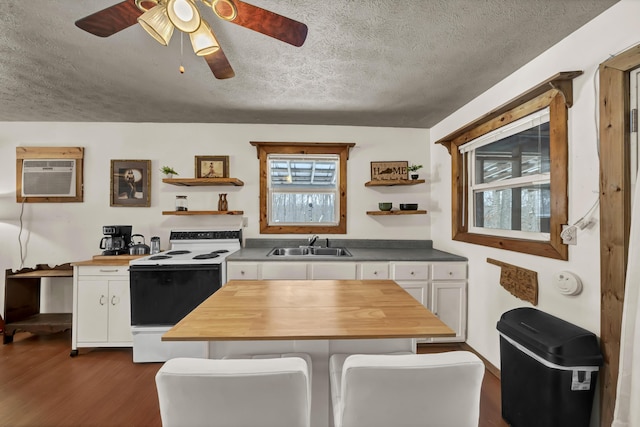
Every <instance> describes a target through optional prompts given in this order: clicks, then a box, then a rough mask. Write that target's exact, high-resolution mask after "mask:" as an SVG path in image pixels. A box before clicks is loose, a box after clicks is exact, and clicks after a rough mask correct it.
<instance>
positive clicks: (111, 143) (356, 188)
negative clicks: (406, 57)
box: [0, 122, 431, 311]
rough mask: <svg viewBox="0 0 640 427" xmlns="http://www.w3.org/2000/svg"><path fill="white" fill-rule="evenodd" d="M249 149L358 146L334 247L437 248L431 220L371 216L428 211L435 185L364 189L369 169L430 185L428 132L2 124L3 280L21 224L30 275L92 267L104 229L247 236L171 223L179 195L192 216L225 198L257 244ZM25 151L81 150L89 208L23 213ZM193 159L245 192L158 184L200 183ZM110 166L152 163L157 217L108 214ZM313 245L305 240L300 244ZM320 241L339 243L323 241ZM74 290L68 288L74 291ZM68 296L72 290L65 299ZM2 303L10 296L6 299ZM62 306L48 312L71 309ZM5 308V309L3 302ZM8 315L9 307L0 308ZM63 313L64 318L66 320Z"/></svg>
mask: <svg viewBox="0 0 640 427" xmlns="http://www.w3.org/2000/svg"><path fill="white" fill-rule="evenodd" d="M249 141H291V142H355V143H356V146H355V147H354V148H353V149H352V150H351V154H350V156H349V161H348V182H347V188H348V206H347V218H348V222H347V231H348V233H347V235H346V236H345V235H333V237H335V238H359V239H430V238H431V235H430V219H429V215H415V216H402V217H399V216H393V217H384V216H367V215H366V214H365V212H366V211H367V210H376V209H377V207H378V202H381V201H391V202H393V203H394V205H395V206H396V207H397V205H398V204H399V203H414V202H415V203H419V204H420V207H423V208H426V209H430V204H431V199H430V196H429V192H428V188H429V187H428V185H426V184H425V185H416V186H406V187H375V188H368V187H367V188H365V187H364V183H365V182H367V181H369V179H370V162H371V161H383V160H391V161H396V160H408V161H410V162H411V163H414V162H415V163H419V164H423V165H425V169H422V170H421V171H420V172H423V171H424V172H423V173H422V174H421V178H429V168H428V165H429V162H430V159H429V148H428V141H429V131H428V130H425V129H396V128H367V127H347V126H299V125H296V126H292V125H235V124H234V125H231V124H149V123H140V124H132V123H13V122H10V123H1V124H0V177H1V179H0V242H2V244H1V245H0V270H1V271H2V274H3V275H2V276H1V277H2V288H0V289H3V287H4V271H5V270H6V269H9V268H11V269H14V270H15V269H18V268H20V266H21V258H20V247H21V245H20V244H19V243H18V235H19V234H20V217H21V210H22V209H23V208H24V212H23V214H22V224H23V229H22V232H21V242H22V250H23V256H24V267H34V266H35V265H36V264H50V265H52V266H53V265H56V264H61V263H65V262H73V261H80V260H86V259H90V258H91V257H92V256H93V255H96V254H99V253H100V249H99V248H98V243H99V241H100V238H101V237H102V225H108V224H131V225H133V231H134V232H135V233H141V234H143V235H144V236H145V237H146V239H147V242H148V240H149V238H150V237H151V236H154V235H157V236H160V237H161V240H162V243H163V245H164V246H166V245H167V244H168V237H169V231H170V230H171V229H172V228H188V227H204V226H207V225H230V226H240V224H241V221H242V218H241V217H234V216H206V217H205V216H200V217H197V216H188V217H185V216H180V217H177V216H166V215H162V211H166V210H173V209H174V205H175V203H174V200H175V195H177V194H184V195H187V196H188V202H189V209H190V210H217V203H218V194H219V193H227V194H228V196H227V199H228V201H229V209H230V210H242V211H244V217H245V218H247V222H248V224H247V227H246V228H245V229H244V236H245V237H252V238H259V237H289V236H283V235H281V236H278V235H270V236H261V235H260V234H259V223H258V217H259V205H258V196H259V174H258V168H259V165H258V158H257V151H256V148H255V147H253V146H251V145H250V144H249ZM18 146H29V147H37V146H80V147H84V148H85V163H84V165H85V173H84V202H83V203H25V204H24V206H22V205H21V204H19V203H16V197H15V188H16V178H15V175H16V168H15V165H16V161H15V157H16V156H15V152H16V150H15V149H16V147H18ZM196 155H228V156H229V157H230V166H229V169H230V176H232V177H235V178H239V179H241V180H242V181H244V183H245V185H244V186H243V187H232V186H229V187H226V186H225V187H176V186H172V185H168V184H163V183H162V182H161V179H162V176H161V173H160V172H159V171H158V169H159V168H160V167H161V166H163V165H169V166H172V167H174V168H175V169H176V170H177V171H178V173H179V174H180V175H179V177H184V178H189V177H193V176H194V168H195V166H194V163H195V162H194V157H195V156H196ZM111 159H132V160H137V159H143V160H146V159H148V160H151V163H152V179H151V207H149V208H130V207H110V206H109V196H110V193H109V175H110V160H111ZM297 237H300V238H306V237H307V236H297ZM322 237H332V236H331V235H330V236H322ZM69 283H70V282H69ZM67 294H68V290H67ZM0 298H4V292H1V293H0ZM63 298H64V302H59V303H57V304H56V307H55V308H51V307H47V310H48V311H56V308H57V307H59V306H60V305H62V307H68V309H67V310H66V311H69V310H70V306H68V304H70V303H67V302H66V301H67V300H68V298H67V297H63ZM0 301H1V300H0ZM0 307H4V304H2V305H0ZM64 309H65V308H63V310H64Z"/></svg>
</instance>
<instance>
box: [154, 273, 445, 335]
mask: <svg viewBox="0 0 640 427" xmlns="http://www.w3.org/2000/svg"><path fill="white" fill-rule="evenodd" d="M451 336H455V333H454V331H453V330H452V329H450V328H449V327H448V326H447V325H445V324H444V323H443V322H442V321H441V320H440V319H438V318H437V317H436V316H435V315H434V314H433V313H431V312H430V311H429V310H427V309H426V308H425V307H424V306H423V305H422V304H420V303H419V302H418V301H417V300H415V299H414V298H413V297H412V296H411V295H410V294H409V293H407V292H406V291H405V290H404V289H402V287H400V286H399V285H398V284H397V283H395V282H394V281H393V280H245V281H239V280H232V281H230V282H228V283H227V284H225V285H224V286H223V287H222V288H221V289H220V290H218V291H217V292H216V293H215V294H213V295H211V296H210V297H209V298H208V299H206V300H205V301H204V302H203V303H202V304H200V305H199V306H198V307H196V308H195V309H194V310H193V311H192V312H191V313H189V314H188V315H187V316H185V317H184V318H183V319H182V320H181V321H180V322H179V323H178V324H176V325H175V326H174V327H173V328H171V329H170V330H169V331H168V332H166V333H165V334H164V335H163V337H162V340H163V341H229V340H236V341H238V340H242V341H244V340H336V339H338V340H341V339H378V338H423V337H451Z"/></svg>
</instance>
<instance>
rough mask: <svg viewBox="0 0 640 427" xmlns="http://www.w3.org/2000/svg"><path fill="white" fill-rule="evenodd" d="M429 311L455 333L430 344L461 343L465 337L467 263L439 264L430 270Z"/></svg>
mask: <svg viewBox="0 0 640 427" xmlns="http://www.w3.org/2000/svg"><path fill="white" fill-rule="evenodd" d="M430 297H431V306H430V309H431V311H432V312H433V313H434V314H435V315H436V316H438V317H439V318H440V320H442V321H443V322H444V323H446V324H447V326H449V327H450V328H451V329H453V330H454V331H455V333H456V336H455V337H450V338H437V339H436V338H432V339H431V340H430V342H463V341H465V340H466V336H467V263H466V262H440V263H434V264H432V268H431V295H430Z"/></svg>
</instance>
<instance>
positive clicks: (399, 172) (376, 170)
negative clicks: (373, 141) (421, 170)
mask: <svg viewBox="0 0 640 427" xmlns="http://www.w3.org/2000/svg"><path fill="white" fill-rule="evenodd" d="M408 167H409V162H408V161H404V162H371V180H372V181H388V180H397V179H409V171H408V169H407V168H408Z"/></svg>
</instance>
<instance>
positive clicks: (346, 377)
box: [329, 351, 485, 427]
mask: <svg viewBox="0 0 640 427" xmlns="http://www.w3.org/2000/svg"><path fill="white" fill-rule="evenodd" d="M329 365H330V366H329V370H330V380H331V398H332V402H333V415H334V420H335V427H389V426H394V427H418V426H425V427H426V426H433V427H472V426H473V427H477V426H478V421H479V416H480V389H481V387H482V378H483V377H484V369H485V368H484V364H483V363H482V361H481V360H480V359H479V358H478V357H477V356H476V355H474V354H473V353H470V352H466V351H452V352H447V353H437V354H411V355H364V354H357V355H348V354H334V355H332V356H331V359H330V362H329Z"/></svg>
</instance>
